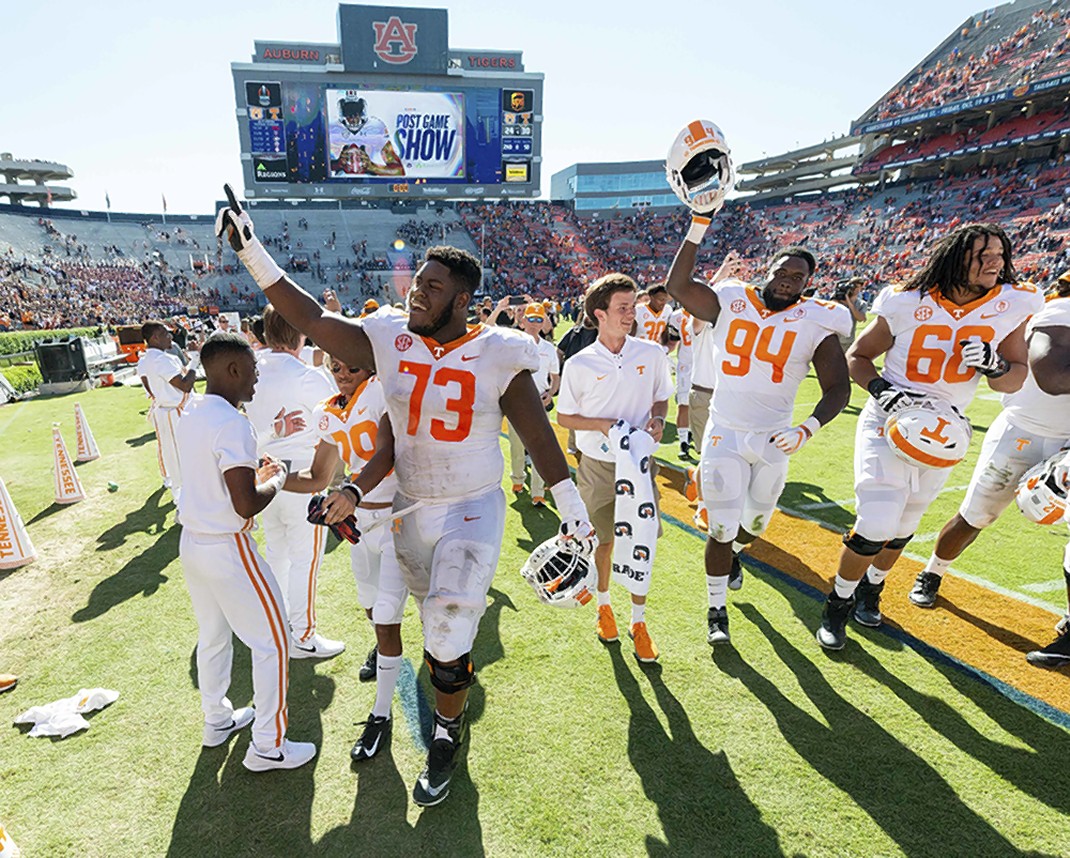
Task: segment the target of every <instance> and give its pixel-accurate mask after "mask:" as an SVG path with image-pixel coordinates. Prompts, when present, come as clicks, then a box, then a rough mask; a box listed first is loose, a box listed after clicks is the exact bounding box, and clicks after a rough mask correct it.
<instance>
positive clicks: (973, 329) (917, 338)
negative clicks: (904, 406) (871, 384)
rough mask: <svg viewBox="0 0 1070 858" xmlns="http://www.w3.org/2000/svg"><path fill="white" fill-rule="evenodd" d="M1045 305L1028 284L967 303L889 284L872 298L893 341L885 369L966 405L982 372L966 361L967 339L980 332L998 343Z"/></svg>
mask: <svg viewBox="0 0 1070 858" xmlns="http://www.w3.org/2000/svg"><path fill="white" fill-rule="evenodd" d="M1043 306H1044V296H1043V295H1041V293H1040V292H1038V291H1037V289H1036V288H1035V287H1034V286H1031V285H1029V284H1028V283H1022V284H1013V285H1008V284H1005V285H1002V286H995V287H993V288H992V289H990V290H989V291H988V292H986V293H985V294H984V295H982V296H981V297H980V298H977V299H976V300H974V301H971V302H970V303H968V304H963V305H961V306H960V305H958V304H955V303H953V302H951V301H948V300H947V299H946V298H944V297H943V296H942V295H941V294H940V293H939V292H936V291H932V292H928V293H926V294H924V295H922V294H920V293H919V292H918V291H916V290H911V291H906V290H903V289H897V288H887V289H885V290H884V291H882V292H881V293H880V294H879V295H878V296H877V300H876V301H874V302H873V312H874V313H876V314H877V315H878V316H881V317H883V318H884V320H885V321H886V322H887V323H888V328H889V330H890V331H891V333H892V336H893V337H895V342H894V343H893V344H892V347H891V348H890V349H888V352H887V354H885V356H884V369H883V370H882V371H881V374H882V375H883V376H884V377H885V378H886V379H887V380H888V381H890V382H891V383H892V384H894V385H896V386H898V387H902V388H904V389H906V390H913V391H917V392H918V393H923V394H927V395H929V396H935V397H938V398H940V399H943V400H946V401H948V402H950V403H951V404H952V405H954V406H955V407H956V408H958V409H960V410H961V409H964V408H965V407H966V406H967V405H969V403H970V400H971V399H973V394H974V391H976V390H977V383H978V382H979V381H980V379H981V374H980V373H979V372H978V371H977V370H976V369H974V368H973V367H971V366H963V364H962V346H961V345H959V343H961V342H962V341H964V340H968V339H970V338H971V337H980V338H981V339H982V340H984V341H985V342H988V343H992V345H994V346H998V345H999V344H1000V343H1001V342H1003V340H1004V339H1006V337H1007V336H1008V335H1009V334H1010V333H1011V332H1012V331H1014V329H1015V328H1017V327H1018V326H1019V325H1020V324H1022V322H1024V321H1025V320H1026V319H1028V318H1029V317H1030V316H1031V315H1033V313H1036V312H1038V311H1039V310H1040V309H1041V307H1043Z"/></svg>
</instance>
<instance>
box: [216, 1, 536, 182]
mask: <svg viewBox="0 0 1070 858" xmlns="http://www.w3.org/2000/svg"><path fill="white" fill-rule="evenodd" d="M448 36H449V20H448V15H447V11H446V10H445V9H409V8H405V7H394V6H356V5H345V4H343V5H341V6H339V7H338V44H315V43H306V42H301V43H295V42H282V41H272V42H266V41H257V42H256V43H255V48H256V52H255V54H254V55H253V61H252V62H251V63H232V64H231V73H232V74H233V77H234V95H235V99H236V102H237V109H236V111H235V113H236V116H237V120H238V132H239V137H240V140H241V160H242V170H243V175H244V179H245V196H246V198H247V199H252V200H256V199H277V198H287V199H359V198H394V199H406V198H409V199H413V198H432V197H441V198H451V199H466V198H483V197H491V198H493V197H536V196H538V195H539V180H540V162H541V161H542V157H541V144H542V89H543V75H542V74H541V73H536V72H526V71H524V63H523V55H522V54H521V52H519V51H515V50H488V49H480V50H462V49H451V48H450V46H449V37H448Z"/></svg>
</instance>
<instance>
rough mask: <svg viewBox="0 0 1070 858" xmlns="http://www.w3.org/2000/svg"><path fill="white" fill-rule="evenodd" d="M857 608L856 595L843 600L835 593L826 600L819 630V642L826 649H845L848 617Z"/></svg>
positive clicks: (830, 594)
mask: <svg viewBox="0 0 1070 858" xmlns="http://www.w3.org/2000/svg"><path fill="white" fill-rule="evenodd" d="M854 606H855V594H854V593H852V594H851V595H850V596H848V597H847V598H846V599H841V598H840V597H839V596H837V595H836V593H835V591H833V592H832V593H829V596H828V599H826V600H825V610H824V611H822V612H821V628H819V629H818V630H817V642H818V643H819V644H821V646H823V647H824V648H825V649H843V647H844V644H846V643H847V617H848V616H850V614H851V609H852V608H854Z"/></svg>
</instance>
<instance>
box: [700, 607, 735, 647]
mask: <svg viewBox="0 0 1070 858" xmlns="http://www.w3.org/2000/svg"><path fill="white" fill-rule="evenodd" d="M706 629H707V634H706V642H707V643H708V644H709V645H710V646H716V645H717V644H722V643H731V642H732V638H731V636H730V635H729V634H728V609H727V608H710V609H709V610H708V611H707V612H706Z"/></svg>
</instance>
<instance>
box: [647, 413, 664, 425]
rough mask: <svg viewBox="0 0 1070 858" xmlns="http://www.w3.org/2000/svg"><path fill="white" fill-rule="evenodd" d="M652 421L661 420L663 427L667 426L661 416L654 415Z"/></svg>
mask: <svg viewBox="0 0 1070 858" xmlns="http://www.w3.org/2000/svg"><path fill="white" fill-rule="evenodd" d="M650 419H651V420H660V421H661V425H662V426H664V425H665V418H664V417H662V416H661V415H660V414H654V415H653V416H652V417H651V418H650Z"/></svg>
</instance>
